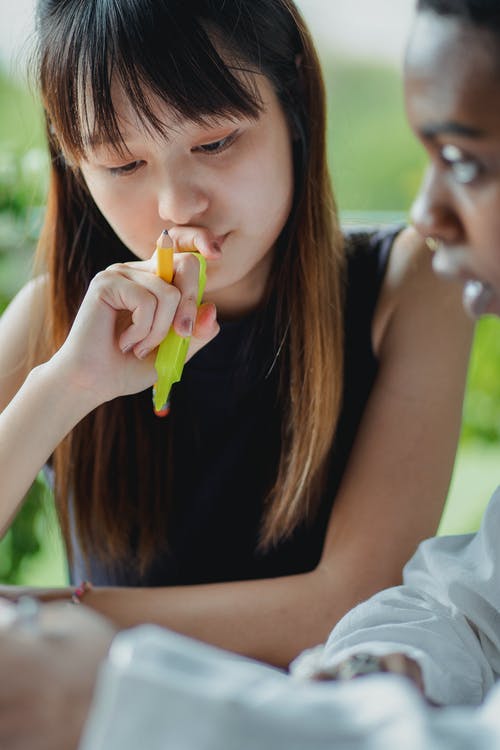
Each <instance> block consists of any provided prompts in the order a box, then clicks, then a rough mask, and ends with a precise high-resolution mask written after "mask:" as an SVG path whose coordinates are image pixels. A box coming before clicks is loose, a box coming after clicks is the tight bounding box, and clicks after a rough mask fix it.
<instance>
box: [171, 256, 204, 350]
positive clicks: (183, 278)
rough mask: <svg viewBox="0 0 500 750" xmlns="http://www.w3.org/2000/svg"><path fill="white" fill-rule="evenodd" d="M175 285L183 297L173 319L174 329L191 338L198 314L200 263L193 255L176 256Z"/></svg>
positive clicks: (180, 334)
mask: <svg viewBox="0 0 500 750" xmlns="http://www.w3.org/2000/svg"><path fill="white" fill-rule="evenodd" d="M174 265H175V277H174V283H175V286H176V287H177V289H178V290H179V292H180V294H181V296H180V300H179V304H178V307H177V310H176V312H175V315H174V319H173V327H174V329H175V331H176V332H177V333H178V334H179V336H191V334H192V333H193V329H194V325H195V321H196V316H197V313H198V305H197V301H198V288H199V279H200V262H199V260H198V258H197V257H196V256H195V255H193V254H192V253H177V254H176V255H175V256H174Z"/></svg>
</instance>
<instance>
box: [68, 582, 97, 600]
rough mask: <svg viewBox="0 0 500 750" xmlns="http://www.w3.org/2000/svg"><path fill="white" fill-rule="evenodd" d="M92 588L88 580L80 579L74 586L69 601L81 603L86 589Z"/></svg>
mask: <svg viewBox="0 0 500 750" xmlns="http://www.w3.org/2000/svg"><path fill="white" fill-rule="evenodd" d="M91 590H92V584H91V583H90V581H82V582H81V584H80V585H79V586H77V587H76V589H75V590H74V591H73V593H72V594H71V601H72V602H73V604H81V603H82V599H83V597H84V596H85V594H86V593H87V591H91Z"/></svg>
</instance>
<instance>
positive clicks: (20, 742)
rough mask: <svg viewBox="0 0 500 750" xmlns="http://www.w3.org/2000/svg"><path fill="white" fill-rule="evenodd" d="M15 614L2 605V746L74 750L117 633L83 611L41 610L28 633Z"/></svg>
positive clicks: (61, 607)
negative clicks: (96, 683)
mask: <svg viewBox="0 0 500 750" xmlns="http://www.w3.org/2000/svg"><path fill="white" fill-rule="evenodd" d="M14 610H15V607H14V605H12V604H9V603H6V602H3V601H1V600H0V674H1V675H2V679H1V680H0V747H1V748H2V750H21V748H30V750H76V748H77V747H78V742H79V738H80V734H81V731H82V729H83V726H84V724H85V721H86V718H87V714H88V710H89V707H90V703H91V700H92V695H93V691H94V685H95V681H96V678H97V673H98V670H99V666H100V664H101V662H102V661H103V660H104V659H105V658H106V655H107V653H108V650H109V647H110V645H111V641H112V639H113V636H114V634H115V631H114V629H113V627H112V626H111V625H110V624H109V623H108V621H107V620H105V619H104V618H103V617H101V616H99V615H97V614H95V613H94V612H91V611H90V610H88V609H87V608H86V607H84V606H74V605H70V604H47V605H44V606H42V607H41V609H40V615H39V619H38V621H37V622H36V623H35V624H34V625H33V626H30V627H29V628H28V627H23V626H22V625H20V624H19V623H16V620H15V619H14V618H15V613H14ZM11 614H14V617H10V620H11V621H12V619H14V622H13V623H12V622H11V624H9V615H11ZM2 615H3V616H2Z"/></svg>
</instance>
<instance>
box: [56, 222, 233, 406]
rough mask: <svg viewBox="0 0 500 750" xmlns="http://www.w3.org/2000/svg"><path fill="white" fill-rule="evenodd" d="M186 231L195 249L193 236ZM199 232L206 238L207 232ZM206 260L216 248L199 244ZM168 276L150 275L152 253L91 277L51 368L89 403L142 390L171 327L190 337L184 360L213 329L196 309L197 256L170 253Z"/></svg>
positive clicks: (205, 310) (208, 312)
mask: <svg viewBox="0 0 500 750" xmlns="http://www.w3.org/2000/svg"><path fill="white" fill-rule="evenodd" d="M194 231H195V230H191V235H189V236H190V237H191V239H189V237H188V236H186V233H185V232H184V236H186V243H187V244H188V247H190V248H191V247H194V248H196V250H197V251H200V248H198V247H197V245H196V244H195V239H197V241H198V243H199V244H203V243H202V242H201V240H200V239H199V237H198V234H199V233H200V232H201V230H199V232H198V234H193V232H194ZM202 236H204V237H206V233H205V234H203V235H202ZM203 250H204V255H206V256H207V257H208V259H209V260H210V259H213V258H214V257H215V258H218V257H219V256H220V251H219V252H218V253H217V252H216V250H214V249H212V250H211V249H210V247H209V245H208V240H206V242H205V244H203ZM174 266H175V276H174V280H173V283H172V284H168V283H167V282H165V281H163V280H162V279H161V278H159V277H158V276H157V275H156V253H155V254H154V255H153V256H152V258H150V259H149V260H147V261H136V262H131V263H120V264H114V265H112V266H110V267H109V268H107V269H106V270H104V271H101V272H100V273H98V274H97V275H96V276H95V277H94V279H92V281H91V283H90V286H89V289H88V291H87V294H86V295H85V298H84V300H83V302H82V305H81V307H80V309H79V311H78V314H77V316H76V318H75V321H74V323H73V326H72V328H71V330H70V333H69V335H68V338H67V339H66V341H65V343H64V344H63V346H62V347H61V349H60V350H59V351H58V352H57V353H56V355H54V357H53V360H52V361H51V364H52V366H57V367H63V371H64V373H65V376H66V378H68V382H70V383H71V384H72V385H74V386H76V387H77V388H78V389H79V390H82V391H85V392H86V393H91V394H92V397H93V398H95V402H96V405H98V404H100V403H103V402H104V401H108V400H110V399H112V398H115V397H117V396H123V395H127V394H131V393H136V392H138V391H141V390H144V389H146V388H148V387H150V386H152V385H153V384H154V383H155V381H156V377H157V374H156V371H155V368H154V361H155V352H156V348H157V347H158V346H159V344H160V343H161V342H162V341H163V339H164V338H165V336H166V335H167V332H168V330H169V328H170V327H171V326H172V325H173V326H174V328H175V330H176V332H177V333H178V334H179V335H181V336H192V339H191V342H190V347H189V352H188V359H189V358H190V357H191V356H193V354H194V353H195V352H196V351H198V350H199V349H200V348H201V347H203V346H204V345H205V344H207V343H208V342H209V341H211V339H213V338H214V336H216V335H217V333H218V331H219V326H218V323H217V321H216V311H215V307H214V305H211V304H204V305H201V306H200V308H199V309H197V307H196V299H197V296H198V278H199V262H198V260H197V259H196V257H194V256H193V255H192V254H190V253H176V254H175V258H174Z"/></svg>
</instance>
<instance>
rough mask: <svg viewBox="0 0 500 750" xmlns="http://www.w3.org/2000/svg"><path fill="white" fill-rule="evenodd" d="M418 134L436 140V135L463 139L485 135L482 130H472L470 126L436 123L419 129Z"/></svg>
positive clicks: (451, 121)
mask: <svg viewBox="0 0 500 750" xmlns="http://www.w3.org/2000/svg"><path fill="white" fill-rule="evenodd" d="M420 133H421V135H422V136H423V137H424V138H429V139H432V138H436V137H437V136H438V135H457V136H462V137H465V138H482V137H484V135H485V132H484V130H480V129H479V128H474V127H472V126H470V125H462V124H461V123H460V122H454V121H453V120H450V121H449V122H438V123H430V124H429V125H424V126H423V127H422V128H420Z"/></svg>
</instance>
